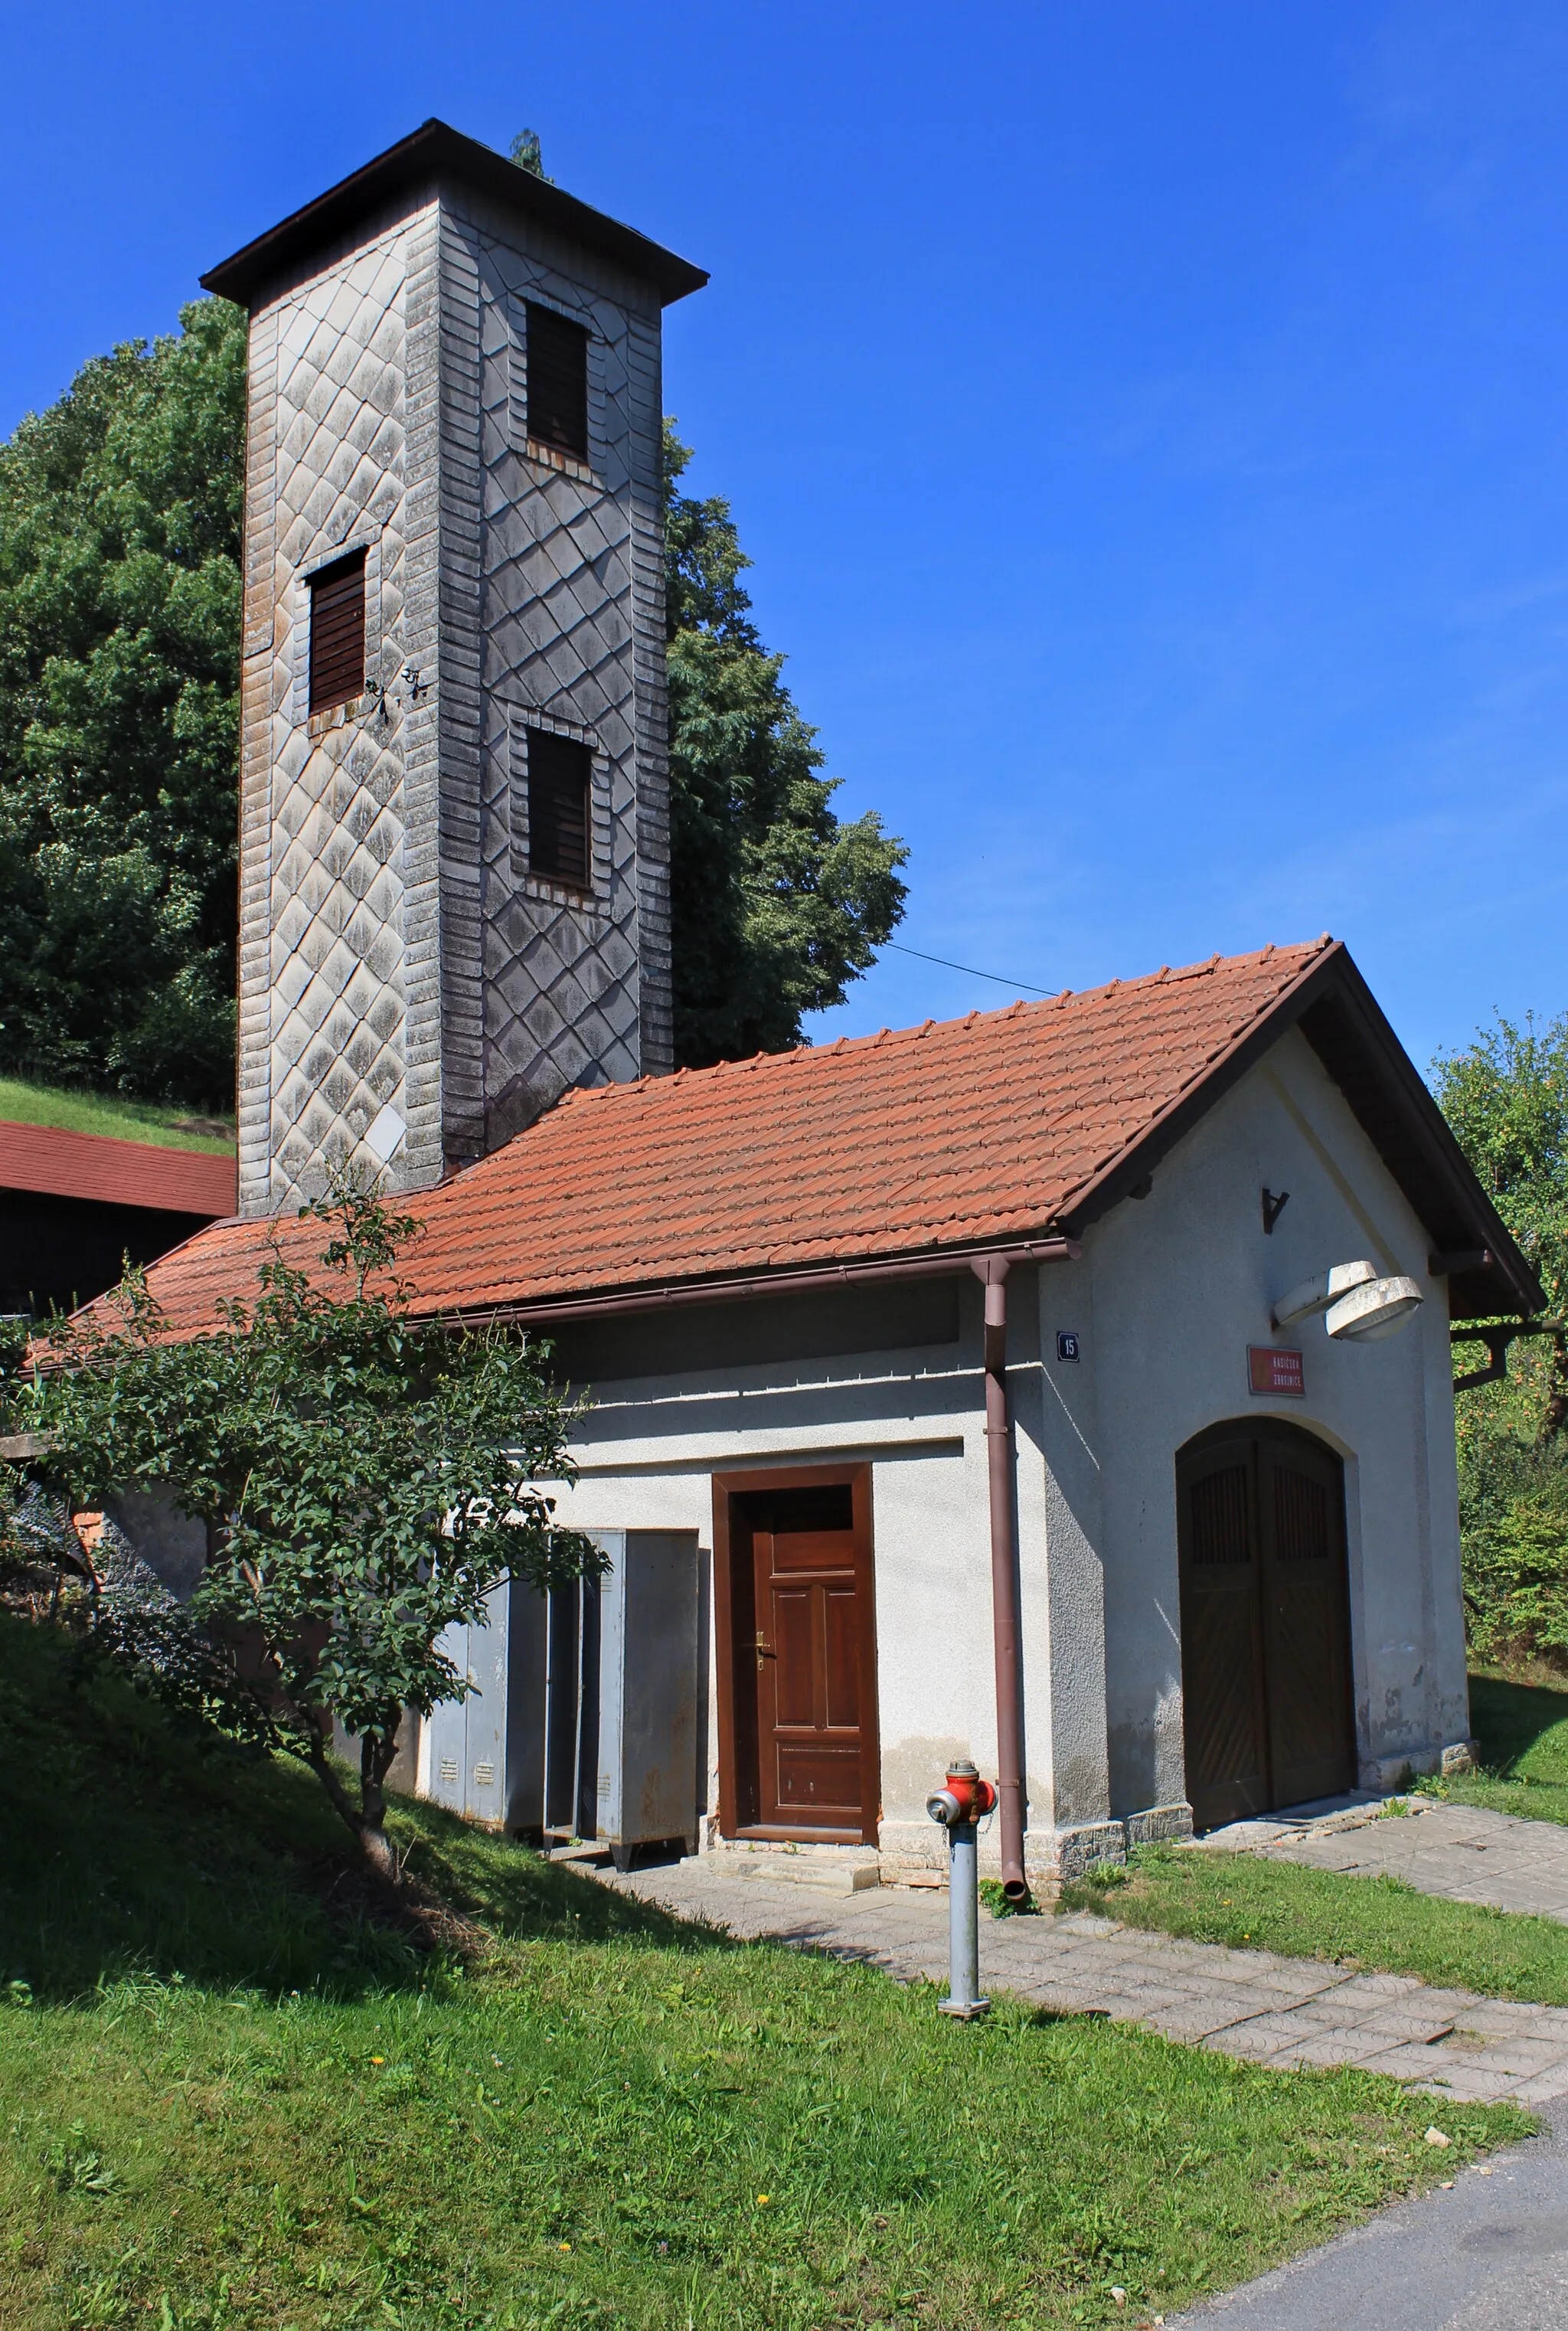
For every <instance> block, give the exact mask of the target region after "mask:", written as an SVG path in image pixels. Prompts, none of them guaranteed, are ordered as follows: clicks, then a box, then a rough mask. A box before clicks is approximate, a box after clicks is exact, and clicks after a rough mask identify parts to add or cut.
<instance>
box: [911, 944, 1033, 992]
mask: <svg viewBox="0 0 1568 2331" xmlns="http://www.w3.org/2000/svg"><path fill="white" fill-rule="evenodd" d="M882 945H883V946H884V947H891V948H892V949H893V950H894V952H895V954H898V955H913V956H919V958H920V961H921V962H922V963H939V964H940V965H941V966H942V968H943V970H944V971H962V972H964V973H965V974H966V975H967V976H968V977H969V978H971V979H990V980H993V981H994V982H995V984H996V985H997V986H998V987H1011V988H1012V992H1013V994H1015V995H1016V994H1019V993H1020V991H1022V994H1025V995H1059V994H1060V993H1061V991H1060V988H1056V987H1033V986H1031V985H1030V983H1029V981H1028V980H1027V979H1003V976H1002V974H1001V973H1000V972H997V971H976V969H975V968H974V965H973V964H972V963H950V962H949V961H948V959H947V957H946V956H945V955H927V953H926V951H925V949H924V948H923V947H905V946H903V945H902V944H901V942H900V941H899V940H898V939H884V940H883V941H882Z"/></svg>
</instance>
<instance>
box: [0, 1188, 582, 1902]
mask: <svg viewBox="0 0 1568 2331" xmlns="http://www.w3.org/2000/svg"><path fill="white" fill-rule="evenodd" d="M301 1212H302V1213H303V1214H307V1215H311V1216H314V1217H315V1218H317V1219H318V1220H320V1221H321V1222H323V1223H326V1224H327V1225H328V1228H329V1232H330V1235H329V1236H328V1241H327V1243H326V1245H325V1247H324V1249H323V1250H322V1253H321V1258H320V1259H321V1262H322V1265H323V1266H324V1269H325V1271H326V1274H327V1277H328V1287H327V1288H323V1286H322V1285H321V1284H320V1283H319V1277H320V1275H319V1274H317V1275H315V1276H314V1277H313V1276H312V1274H310V1273H309V1272H307V1271H304V1270H299V1269H297V1268H296V1267H294V1266H293V1265H292V1264H290V1263H289V1262H286V1261H284V1259H283V1257H282V1255H281V1253H280V1251H279V1250H278V1248H277V1246H276V1244H275V1243H274V1246H273V1249H272V1251H271V1253H270V1255H269V1256H268V1259H267V1260H266V1261H265V1262H264V1263H263V1264H262V1265H261V1270H260V1271H259V1274H258V1281H257V1289H256V1292H255V1295H254V1297H253V1298H252V1299H251V1300H249V1301H246V1300H243V1299H233V1300H231V1301H229V1302H228V1303H226V1304H225V1305H224V1307H223V1317H222V1322H221V1325H220V1326H219V1327H216V1328H215V1329H214V1331H213V1332H212V1333H210V1334H206V1335H202V1336H197V1337H193V1338H191V1339H189V1340H186V1341H175V1340H173V1339H172V1338H171V1337H170V1336H169V1334H168V1330H167V1326H166V1321H165V1319H164V1318H163V1315H162V1314H161V1312H160V1311H159V1309H158V1307H157V1303H156V1301H155V1300H154V1299H153V1298H152V1296H151V1294H150V1293H149V1291H148V1289H147V1283H146V1280H145V1279H143V1278H142V1277H141V1276H140V1275H139V1274H138V1273H136V1272H132V1273H131V1274H130V1276H129V1277H128V1280H126V1282H125V1284H124V1285H123V1286H122V1287H121V1288H120V1289H119V1291H118V1293H117V1295H116V1296H115V1297H114V1298H113V1299H110V1301H111V1304H112V1322H111V1324H110V1325H108V1326H105V1325H104V1324H103V1321H102V1319H101V1318H93V1317H83V1318H78V1319H76V1320H73V1321H71V1322H68V1323H66V1324H65V1325H64V1326H63V1327H61V1328H60V1329H58V1330H57V1331H56V1336H55V1340H54V1346H53V1354H52V1362H53V1364H52V1367H50V1368H49V1369H48V1370H47V1371H46V1372H45V1373H44V1375H43V1378H42V1381H41V1384H40V1389H39V1392H38V1394H37V1398H36V1401H35V1403H34V1417H35V1422H36V1428H37V1430H38V1431H39V1432H41V1433H43V1434H47V1435H48V1436H49V1453H48V1456H47V1458H46V1459H45V1460H43V1462H44V1464H45V1465H46V1467H47V1471H48V1478H49V1480H50V1482H51V1483H52V1485H53V1486H54V1487H55V1488H57V1489H62V1490H63V1491H64V1492H65V1493H66V1496H67V1498H68V1500H69V1503H70V1506H71V1510H72V1511H78V1510H80V1509H81V1508H83V1507H87V1506H92V1505H97V1504H101V1503H102V1502H103V1501H104V1499H105V1498H107V1497H109V1495H110V1494H111V1493H112V1492H113V1491H114V1490H115V1489H129V1488H133V1487H137V1486H138V1485H139V1486H142V1487H148V1488H153V1489H159V1490H162V1491H164V1492H166V1494H168V1495H169V1496H170V1497H171V1498H173V1501H174V1503H175V1504H176V1506H177V1507H178V1508H180V1509H181V1510H182V1511H183V1512H185V1513H186V1514H188V1515H190V1516H192V1517H194V1518H196V1519H198V1520H202V1521H204V1522H206V1523H207V1525H208V1527H209V1536H210V1539H211V1542H212V1546H213V1551H212V1553H211V1555H210V1556H209V1559H208V1563H207V1567H206V1571H205V1575H204V1578H203V1581H202V1584H201V1586H200V1587H199V1589H198V1590H197V1593H196V1594H195V1597H194V1598H193V1602H192V1604H191V1609H192V1611H193V1612H194V1613H195V1615H196V1617H197V1618H198V1619H200V1620H201V1621H202V1622H204V1623H205V1624H206V1625H207V1627H208V1629H209V1632H213V1631H215V1633H216V1640H217V1641H219V1643H221V1644H223V1643H226V1644H228V1645H230V1646H232V1647H233V1651H232V1654H231V1657H230V1659H229V1661H228V1673H227V1674H226V1676H224V1677H223V1678H220V1679H215V1680H214V1683H213V1684H212V1685H211V1687H210V1688H209V1689H208V1691H207V1695H206V1700H207V1705H206V1712H207V1714H208V1715H209V1716H210V1717H214V1718H215V1719H216V1720H218V1721H220V1722H222V1723H223V1724H225V1725H227V1726H228V1727H230V1728H233V1727H234V1726H235V1724H236V1721H237V1719H236V1716H235V1706H236V1691H235V1685H236V1684H239V1685H241V1686H243V1685H244V1684H245V1682H246V1681H247V1679H248V1680H249V1683H250V1687H251V1688H250V1690H249V1695H248V1698H247V1700H246V1706H247V1708H248V1710H249V1716H248V1727H249V1729H250V1730H251V1731H252V1735H253V1736H257V1737H259V1738H261V1740H263V1741H264V1742H265V1743H266V1745H268V1746H271V1747H276V1748H280V1749H283V1750H286V1751H287V1752H288V1753H289V1754H290V1755H294V1756H297V1757H299V1758H300V1759H301V1760H302V1761H303V1762H304V1763H305V1764H307V1765H309V1767H310V1769H311V1770H312V1771H313V1772H314V1773H315V1774H317V1776H318V1779H319V1780H320V1782H321V1784H322V1786H323V1788H324V1789H325V1790H326V1792H327V1793H328V1797H329V1798H330V1799H331V1801H332V1803H333V1804H334V1806H335V1807H336V1808H337V1812H338V1813H339V1814H340V1815H341V1817H342V1819H343V1820H344V1822H346V1823H347V1826H348V1828H349V1829H350V1830H351V1831H352V1832H353V1834H354V1836H355V1837H356V1840H357V1841H358V1843H359V1845H360V1848H361V1850H362V1851H363V1852H364V1854H365V1856H366V1859H367V1860H369V1861H370V1863H371V1864H372V1866H373V1867H374V1868H375V1869H376V1870H379V1871H381V1872H382V1873H383V1874H385V1875H394V1874H395V1870H394V1860H393V1856H392V1850H391V1847H390V1845H389V1844H388V1841H387V1838H386V1833H385V1780H386V1774H387V1771H388V1769H389V1767H390V1765H391V1763H392V1759H393V1755H394V1751H395V1748H396V1742H397V1733H398V1727H399V1724H400V1722H401V1720H402V1716H403V1711H404V1708H418V1709H419V1710H420V1712H421V1713H422V1714H423V1715H428V1714H429V1713H430V1711H431V1709H432V1708H433V1707H434V1706H435V1704H436V1703H437V1701H439V1700H447V1699H461V1698H463V1697H464V1695H465V1693H466V1691H467V1689H468V1686H467V1682H466V1679H465V1678H464V1677H462V1676H461V1675H460V1674H459V1672H458V1671H457V1670H456V1668H455V1667H454V1666H453V1664H452V1662H451V1660H450V1659H449V1658H448V1657H447V1655H446V1654H445V1652H444V1651H442V1649H441V1638H442V1633H443V1632H444V1631H445V1630H446V1629H447V1628H448V1627H450V1626H452V1625H454V1624H459V1623H467V1624H483V1623H484V1620H485V1615H486V1597H487V1596H488V1595H489V1594H490V1593H491V1592H492V1591H493V1590H494V1589H495V1588H496V1587H497V1586H498V1585H499V1584H501V1583H502V1581H503V1580H506V1579H508V1578H511V1579H515V1580H517V1581H518V1582H519V1583H520V1584H523V1585H525V1586H528V1587H534V1588H538V1589H547V1588H549V1587H551V1586H555V1585H557V1584H565V1583H566V1582H567V1581H568V1580H570V1579H572V1578H575V1577H578V1576H581V1575H584V1573H592V1572H597V1571H598V1570H600V1569H602V1568H603V1558H602V1556H600V1554H599V1551H598V1549H597V1547H595V1546H594V1545H593V1544H592V1542H591V1541H590V1540H588V1539H587V1538H584V1537H581V1536H579V1535H578V1534H577V1533H575V1532H573V1531H568V1530H565V1529H563V1528H561V1527H557V1525H556V1522H555V1520H554V1518H553V1504H552V1500H551V1499H550V1498H549V1497H548V1496H546V1494H545V1492H544V1491H543V1490H542V1489H540V1488H539V1487H538V1484H539V1482H540V1481H542V1480H543V1481H569V1480H570V1479H572V1478H573V1469H572V1465H571V1461H570V1460H569V1458H568V1457H567V1454H566V1450H565V1437H566V1432H567V1430H568V1428H569V1425H570V1422H571V1420H572V1417H573V1415H574V1414H575V1411H574V1410H572V1409H571V1408H569V1407H568V1406H567V1404H566V1403H565V1400H564V1398H563V1396H562V1395H561V1394H559V1393H558V1392H557V1391H556V1390H555V1389H554V1387H553V1386H552V1385H551V1384H549V1383H548V1382H547V1381H546V1378H545V1376H544V1375H543V1374H542V1373H541V1355H540V1354H539V1353H538V1352H537V1351H536V1350H535V1349H534V1348H533V1347H532V1346H530V1345H529V1344H528V1342H527V1339H526V1338H525V1337H519V1336H518V1335H515V1334H510V1333H508V1332H506V1331H504V1330H501V1329H493V1330H484V1331H474V1330H470V1329H466V1328H462V1327H458V1326H456V1325H455V1324H453V1323H451V1322H447V1321H442V1320H439V1319H438V1320H433V1321H432V1320H420V1319H415V1318H413V1316H412V1313H411V1309H410V1304H409V1297H408V1290H407V1288H406V1286H405V1285H404V1282H403V1281H402V1280H400V1278H399V1277H398V1270H397V1265H398V1260H399V1257H400V1255H401V1254H402V1253H403V1252H404V1251H405V1250H406V1248H407V1246H408V1244H409V1242H410V1241H411V1240H412V1239H413V1237H414V1236H415V1234H416V1232H417V1224H416V1223H414V1221H413V1218H412V1217H410V1216H407V1215H401V1214H398V1213H394V1211H393V1210H392V1209H391V1207H390V1206H389V1205H388V1204H387V1202H386V1201H385V1199H384V1198H382V1197H380V1196H379V1195H377V1194H375V1191H374V1190H373V1189H372V1188H371V1187H370V1186H369V1185H366V1184H365V1183H363V1182H361V1181H359V1180H356V1179H355V1178H353V1177H340V1178H339V1180H338V1181H337V1185H336V1186H335V1188H334V1189H333V1191H332V1193H331V1194H330V1195H329V1196H328V1198H326V1199H324V1200H322V1201H320V1202H318V1204H316V1205H315V1206H314V1207H309V1208H305V1209H302V1210H301ZM115 1624H116V1626H117V1627H118V1628H119V1630H120V1633H121V1634H123V1632H124V1629H123V1624H122V1622H121V1621H119V1619H118V1618H117V1620H116V1622H115ZM144 1632H145V1630H144ZM113 1648H114V1649H115V1650H116V1651H119V1652H122V1653H124V1654H126V1655H127V1656H128V1658H129V1659H130V1660H131V1661H132V1662H133V1663H139V1667H140V1671H141V1675H142V1679H143V1680H144V1682H146V1683H147V1684H148V1686H149V1688H152V1689H157V1688H158V1681H159V1678H158V1675H157V1672H155V1671H152V1670H149V1662H148V1656H147V1645H146V1643H145V1642H144V1641H141V1639H140V1638H139V1637H138V1638H136V1639H134V1640H128V1641H125V1642H124V1643H122V1642H120V1641H119V1639H118V1637H117V1639H116V1641H115V1643H114V1645H113ZM236 1660H237V1662H238V1669H237V1674H236V1672H235V1662H236ZM176 1666H177V1670H178V1684H179V1689H180V1690H181V1692H182V1693H183V1694H184V1695H185V1698H188V1690H189V1674H190V1668H189V1662H188V1660H185V1661H184V1662H181V1663H176ZM170 1681H171V1689H172V1688H173V1683H174V1670H173V1669H171V1670H170ZM334 1716H336V1717H339V1718H341V1720H342V1722H343V1723H344V1724H345V1725H346V1726H347V1728H348V1730H349V1731H350V1732H351V1733H354V1734H356V1735H357V1736H358V1739H359V1743H360V1772H359V1799H358V1802H357V1803H355V1801H354V1800H353V1798H352V1797H351V1795H350V1794H349V1793H348V1791H347V1789H346V1788H345V1787H344V1785H343V1782H342V1779H341V1777H340V1775H339V1773H338V1771H337V1767H336V1766H335V1765H334V1764H333V1762H332V1760H331V1757H330V1755H329V1753H328V1748H329V1743H330V1740H331V1736H332V1718H333V1717H334Z"/></svg>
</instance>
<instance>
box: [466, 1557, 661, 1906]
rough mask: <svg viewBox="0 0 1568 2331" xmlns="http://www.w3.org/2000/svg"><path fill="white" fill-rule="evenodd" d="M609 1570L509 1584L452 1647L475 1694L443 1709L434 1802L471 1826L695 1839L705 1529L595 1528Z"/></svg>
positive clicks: (628, 1848)
mask: <svg viewBox="0 0 1568 2331" xmlns="http://www.w3.org/2000/svg"><path fill="white" fill-rule="evenodd" d="M591 1535H592V1536H593V1537H594V1539H595V1541H596V1543H597V1544H598V1545H599V1546H601V1547H602V1548H603V1551H604V1553H605V1554H606V1555H607V1556H608V1557H609V1565H610V1566H609V1568H608V1570H607V1571H606V1572H605V1573H604V1574H603V1576H602V1577H599V1578H587V1579H583V1580H581V1581H580V1582H578V1583H577V1584H575V1585H572V1586H568V1587H564V1588H559V1589H557V1590H556V1593H554V1594H549V1595H547V1596H546V1595H541V1594H532V1593H530V1592H529V1591H528V1590H527V1589H526V1588H523V1587H517V1586H512V1587H508V1586H501V1587H498V1588H497V1589H496V1591H495V1593H494V1594H492V1595H491V1596H490V1598H489V1625H488V1626H484V1627H453V1628H451V1630H450V1631H449V1632H448V1633H447V1635H446V1636H445V1638H444V1639H443V1641H442V1649H443V1650H444V1651H446V1652H447V1654H448V1656H449V1657H450V1658H451V1660H452V1662H453V1664H454V1666H456V1668H457V1669H458V1670H459V1672H460V1673H461V1674H462V1675H464V1676H466V1677H467V1679H469V1682H470V1687H471V1688H470V1692H469V1695H468V1698H466V1699H464V1700H461V1701H454V1700H447V1701H443V1702H442V1705H441V1706H440V1707H439V1708H436V1709H435V1710H434V1712H433V1714H432V1716H431V1717H430V1720H429V1726H428V1734H427V1741H426V1749H425V1758H424V1759H422V1761H423V1763H424V1769H425V1774H426V1779H425V1786H426V1788H427V1789H428V1791H429V1793H430V1795H431V1796H432V1798H433V1799H434V1801H435V1803H437V1804H441V1805H446V1806H449V1807H450V1808H451V1811H452V1812H457V1813H461V1814H463V1815H464V1816H465V1817H466V1818H467V1819H468V1820H470V1821H480V1822H489V1823H492V1824H494V1825H495V1826H497V1827H503V1828H506V1829H510V1830H523V1831H541V1832H545V1833H547V1834H551V1835H555V1836H557V1837H559V1836H571V1837H579V1838H592V1839H601V1840H603V1842H604V1843H605V1844H607V1845H608V1846H609V1847H610V1850H611V1852H612V1853H613V1857H614V1859H615V1861H616V1863H617V1864H618V1865H619V1866H620V1867H622V1868H623V1867H625V1865H626V1863H627V1862H628V1861H629V1860H630V1858H631V1855H632V1851H633V1850H634V1849H635V1848H636V1847H637V1846H639V1845H650V1844H656V1843H657V1844H662V1843H667V1842H673V1841H677V1840H679V1841H680V1842H681V1843H682V1844H683V1845H684V1846H685V1848H686V1851H688V1852H694V1851H696V1847H697V1830H698V1815H699V1812H700V1807H701V1802H702V1796H701V1792H702V1766H703V1762H704V1758H703V1746H704V1734H705V1729H706V1727H705V1720H704V1719H705V1715H706V1706H705V1700H704V1694H703V1680H702V1665H701V1656H700V1649H701V1647H700V1633H701V1628H700V1613H701V1595H700V1556H699V1552H698V1536H697V1532H696V1531H695V1530H638V1529H626V1530H595V1531H594V1532H592V1533H591Z"/></svg>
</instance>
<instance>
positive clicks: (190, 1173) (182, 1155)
mask: <svg viewBox="0 0 1568 2331" xmlns="http://www.w3.org/2000/svg"><path fill="white" fill-rule="evenodd" d="M0 1190H33V1191H41V1192H43V1193H44V1194H47V1195H49V1196H52V1197H57V1198H93V1199H96V1200H97V1201H98V1202H99V1204H100V1205H109V1206H155V1207H157V1208H158V1209H159V1210H160V1211H162V1212H165V1213H176V1214H206V1215H208V1216H215V1215H219V1214H232V1213H233V1211H234V1207H235V1205H236V1204H237V1203H238V1194H239V1193H238V1183H237V1168H236V1166H235V1162H234V1157H233V1152H232V1151H231V1152H230V1153H229V1155H227V1156H223V1155H221V1154H219V1153H218V1152H216V1151H212V1150H201V1149H165V1148H163V1147H161V1146H154V1145H153V1144H152V1143H150V1142H144V1141H112V1140H109V1139H106V1138H105V1137H104V1136H103V1135H102V1134H100V1133H67V1132H65V1131H63V1130H62V1127H59V1126H55V1125H13V1124H10V1123H8V1122H6V1123H0Z"/></svg>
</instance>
